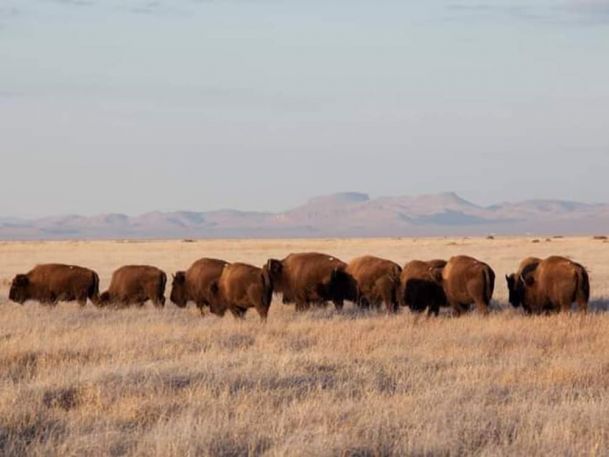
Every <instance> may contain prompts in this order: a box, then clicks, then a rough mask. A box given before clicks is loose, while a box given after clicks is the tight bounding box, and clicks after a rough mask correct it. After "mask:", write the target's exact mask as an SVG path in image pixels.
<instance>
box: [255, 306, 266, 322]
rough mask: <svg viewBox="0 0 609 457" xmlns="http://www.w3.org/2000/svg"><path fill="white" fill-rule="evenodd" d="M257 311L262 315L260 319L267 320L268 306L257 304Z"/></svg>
mask: <svg viewBox="0 0 609 457" xmlns="http://www.w3.org/2000/svg"><path fill="white" fill-rule="evenodd" d="M256 311H258V315H259V316H260V320H261V321H262V322H266V319H267V317H268V315H269V308H268V307H266V306H256Z"/></svg>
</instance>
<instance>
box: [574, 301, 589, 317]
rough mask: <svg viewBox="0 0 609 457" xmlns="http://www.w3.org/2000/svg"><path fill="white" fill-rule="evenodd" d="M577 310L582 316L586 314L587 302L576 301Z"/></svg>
mask: <svg viewBox="0 0 609 457" xmlns="http://www.w3.org/2000/svg"><path fill="white" fill-rule="evenodd" d="M576 303H577V310H578V311H579V312H580V313H582V314H587V313H588V302H587V301H586V300H577V302H576Z"/></svg>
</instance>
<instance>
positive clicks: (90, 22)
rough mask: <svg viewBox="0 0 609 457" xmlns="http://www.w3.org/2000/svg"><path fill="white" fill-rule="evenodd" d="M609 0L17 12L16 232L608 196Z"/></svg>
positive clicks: (1, 84) (5, 58)
mask: <svg viewBox="0 0 609 457" xmlns="http://www.w3.org/2000/svg"><path fill="white" fill-rule="evenodd" d="M608 56H609V0H587V1H586V0H580V1H576V0H565V1H561V0H558V1H553V2H550V1H545V0H544V1H528V2H524V1H518V0H516V1H509V2H508V1H504V0H496V1H491V0H480V1H458V0H456V1H440V0H427V1H416V2H415V1H413V2H398V1H389V0H387V1H378V2H371V1H360V0H353V1H349V2H347V1H318V0H310V1H306V2H305V1H291V0H247V1H246V0H201V1H196V0H174V1H168V0H158V1H133V0H121V1H119V0H116V1H114V0H106V1H101V0H18V1H17V0H2V1H1V2H0V138H1V140H0V154H1V155H2V161H1V162H0V163H1V164H2V167H3V169H4V170H3V171H4V172H3V173H2V179H0V192H1V193H2V195H5V196H8V198H2V199H0V216H42V215H49V214H63V213H84V214H94V213H99V212H126V213H130V214H137V213H141V212H145V211H148V210H155V209H161V210H172V209H192V210H207V209H215V208H222V207H232V208H238V209H252V210H280V209H285V208H288V207H291V206H294V205H296V204H299V203H301V202H302V201H304V200H306V199H307V198H308V197H311V196H315V195H319V194H325V193H331V192H338V191H344V190H356V191H362V192H368V193H370V194H372V195H373V196H380V195H400V194H418V193H430V192H441V191H456V192H458V193H460V194H461V195H462V196H464V197H465V198H468V199H471V200H473V201H474V202H477V203H481V204H490V203H494V202H496V201H502V200H516V199H525V198H565V199H576V200H584V201H609V193H608V192H607V191H606V190H605V188H606V187H605V181H606V177H607V176H608V175H609V83H608V82H609V57H608Z"/></svg>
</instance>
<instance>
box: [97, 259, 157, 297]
mask: <svg viewBox="0 0 609 457" xmlns="http://www.w3.org/2000/svg"><path fill="white" fill-rule="evenodd" d="M166 283H167V275H166V274H165V273H164V272H163V271H161V270H159V269H158V268H156V267H151V266H148V265H127V266H124V267H121V268H119V269H118V270H116V271H115V272H114V273H113V274H112V281H111V282H110V287H109V288H108V290H107V291H106V292H104V293H103V294H101V295H100V297H99V306H107V305H110V304H113V305H121V306H129V305H140V306H143V305H144V303H146V301H147V300H151V301H152V303H154V305H155V306H157V307H161V306H165V284H166Z"/></svg>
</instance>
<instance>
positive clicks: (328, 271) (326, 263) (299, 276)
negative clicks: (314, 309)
mask: <svg viewBox="0 0 609 457" xmlns="http://www.w3.org/2000/svg"><path fill="white" fill-rule="evenodd" d="M346 268H347V264H346V263H345V262H343V261H341V260H339V259H337V258H336V257H332V256H330V255H327V254H320V253H316V252H308V253H299V254H290V255H289V256H287V257H286V258H285V259H283V260H276V259H270V260H269V261H268V262H267V269H268V271H269V272H270V275H271V279H272V281H273V285H274V286H275V291H276V292H281V293H282V295H283V303H284V304H288V303H295V304H296V310H297V311H302V310H305V309H308V308H309V307H310V306H311V304H317V305H323V304H325V303H326V302H328V301H331V302H333V303H334V306H335V307H336V309H337V310H341V309H342V308H343V303H344V301H345V300H351V301H355V298H356V297H355V294H354V290H355V286H354V280H353V278H352V277H351V276H350V275H349V274H348V273H347V272H346Z"/></svg>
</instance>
